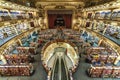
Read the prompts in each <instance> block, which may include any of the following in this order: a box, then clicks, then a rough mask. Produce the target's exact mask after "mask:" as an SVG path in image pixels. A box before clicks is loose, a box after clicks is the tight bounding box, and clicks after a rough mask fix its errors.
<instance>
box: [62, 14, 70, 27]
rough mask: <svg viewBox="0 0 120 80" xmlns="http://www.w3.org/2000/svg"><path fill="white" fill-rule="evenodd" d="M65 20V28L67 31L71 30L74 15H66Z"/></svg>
mask: <svg viewBox="0 0 120 80" xmlns="http://www.w3.org/2000/svg"><path fill="white" fill-rule="evenodd" d="M63 18H64V20H65V26H66V28H67V29H70V28H71V24H72V14H64V15H63Z"/></svg>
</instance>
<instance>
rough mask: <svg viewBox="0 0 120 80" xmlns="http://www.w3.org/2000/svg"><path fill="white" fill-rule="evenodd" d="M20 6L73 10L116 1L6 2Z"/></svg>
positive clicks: (52, 0)
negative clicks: (71, 8)
mask: <svg viewBox="0 0 120 80" xmlns="http://www.w3.org/2000/svg"><path fill="white" fill-rule="evenodd" d="M7 1H12V2H16V3H20V4H24V5H26V6H32V7H37V8H40V9H41V8H47V7H53V6H54V7H55V6H65V7H69V6H71V7H74V8H83V7H90V6H95V5H99V4H103V3H106V2H109V1H116V0H7ZM29 4H30V5H29Z"/></svg>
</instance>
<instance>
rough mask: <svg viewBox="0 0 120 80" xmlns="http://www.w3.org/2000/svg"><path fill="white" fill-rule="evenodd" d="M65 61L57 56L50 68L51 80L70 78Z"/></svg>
mask: <svg viewBox="0 0 120 80" xmlns="http://www.w3.org/2000/svg"><path fill="white" fill-rule="evenodd" d="M68 74H69V73H68V70H67V67H66V65H65V61H64V59H62V58H57V59H56V61H55V65H54V67H53V70H52V75H51V80H70V76H69V75H68Z"/></svg>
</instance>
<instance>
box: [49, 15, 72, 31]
mask: <svg viewBox="0 0 120 80" xmlns="http://www.w3.org/2000/svg"><path fill="white" fill-rule="evenodd" d="M61 16H63V18H64V20H65V27H66V28H67V29H70V28H71V24H72V14H61ZM56 18H57V14H48V25H49V29H54V28H55V26H54V21H55V19H56Z"/></svg>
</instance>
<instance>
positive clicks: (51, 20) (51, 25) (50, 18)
mask: <svg viewBox="0 0 120 80" xmlns="http://www.w3.org/2000/svg"><path fill="white" fill-rule="evenodd" d="M56 18H57V15H55V14H48V25H49V28H50V29H54V28H55V26H54V21H55V19H56Z"/></svg>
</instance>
